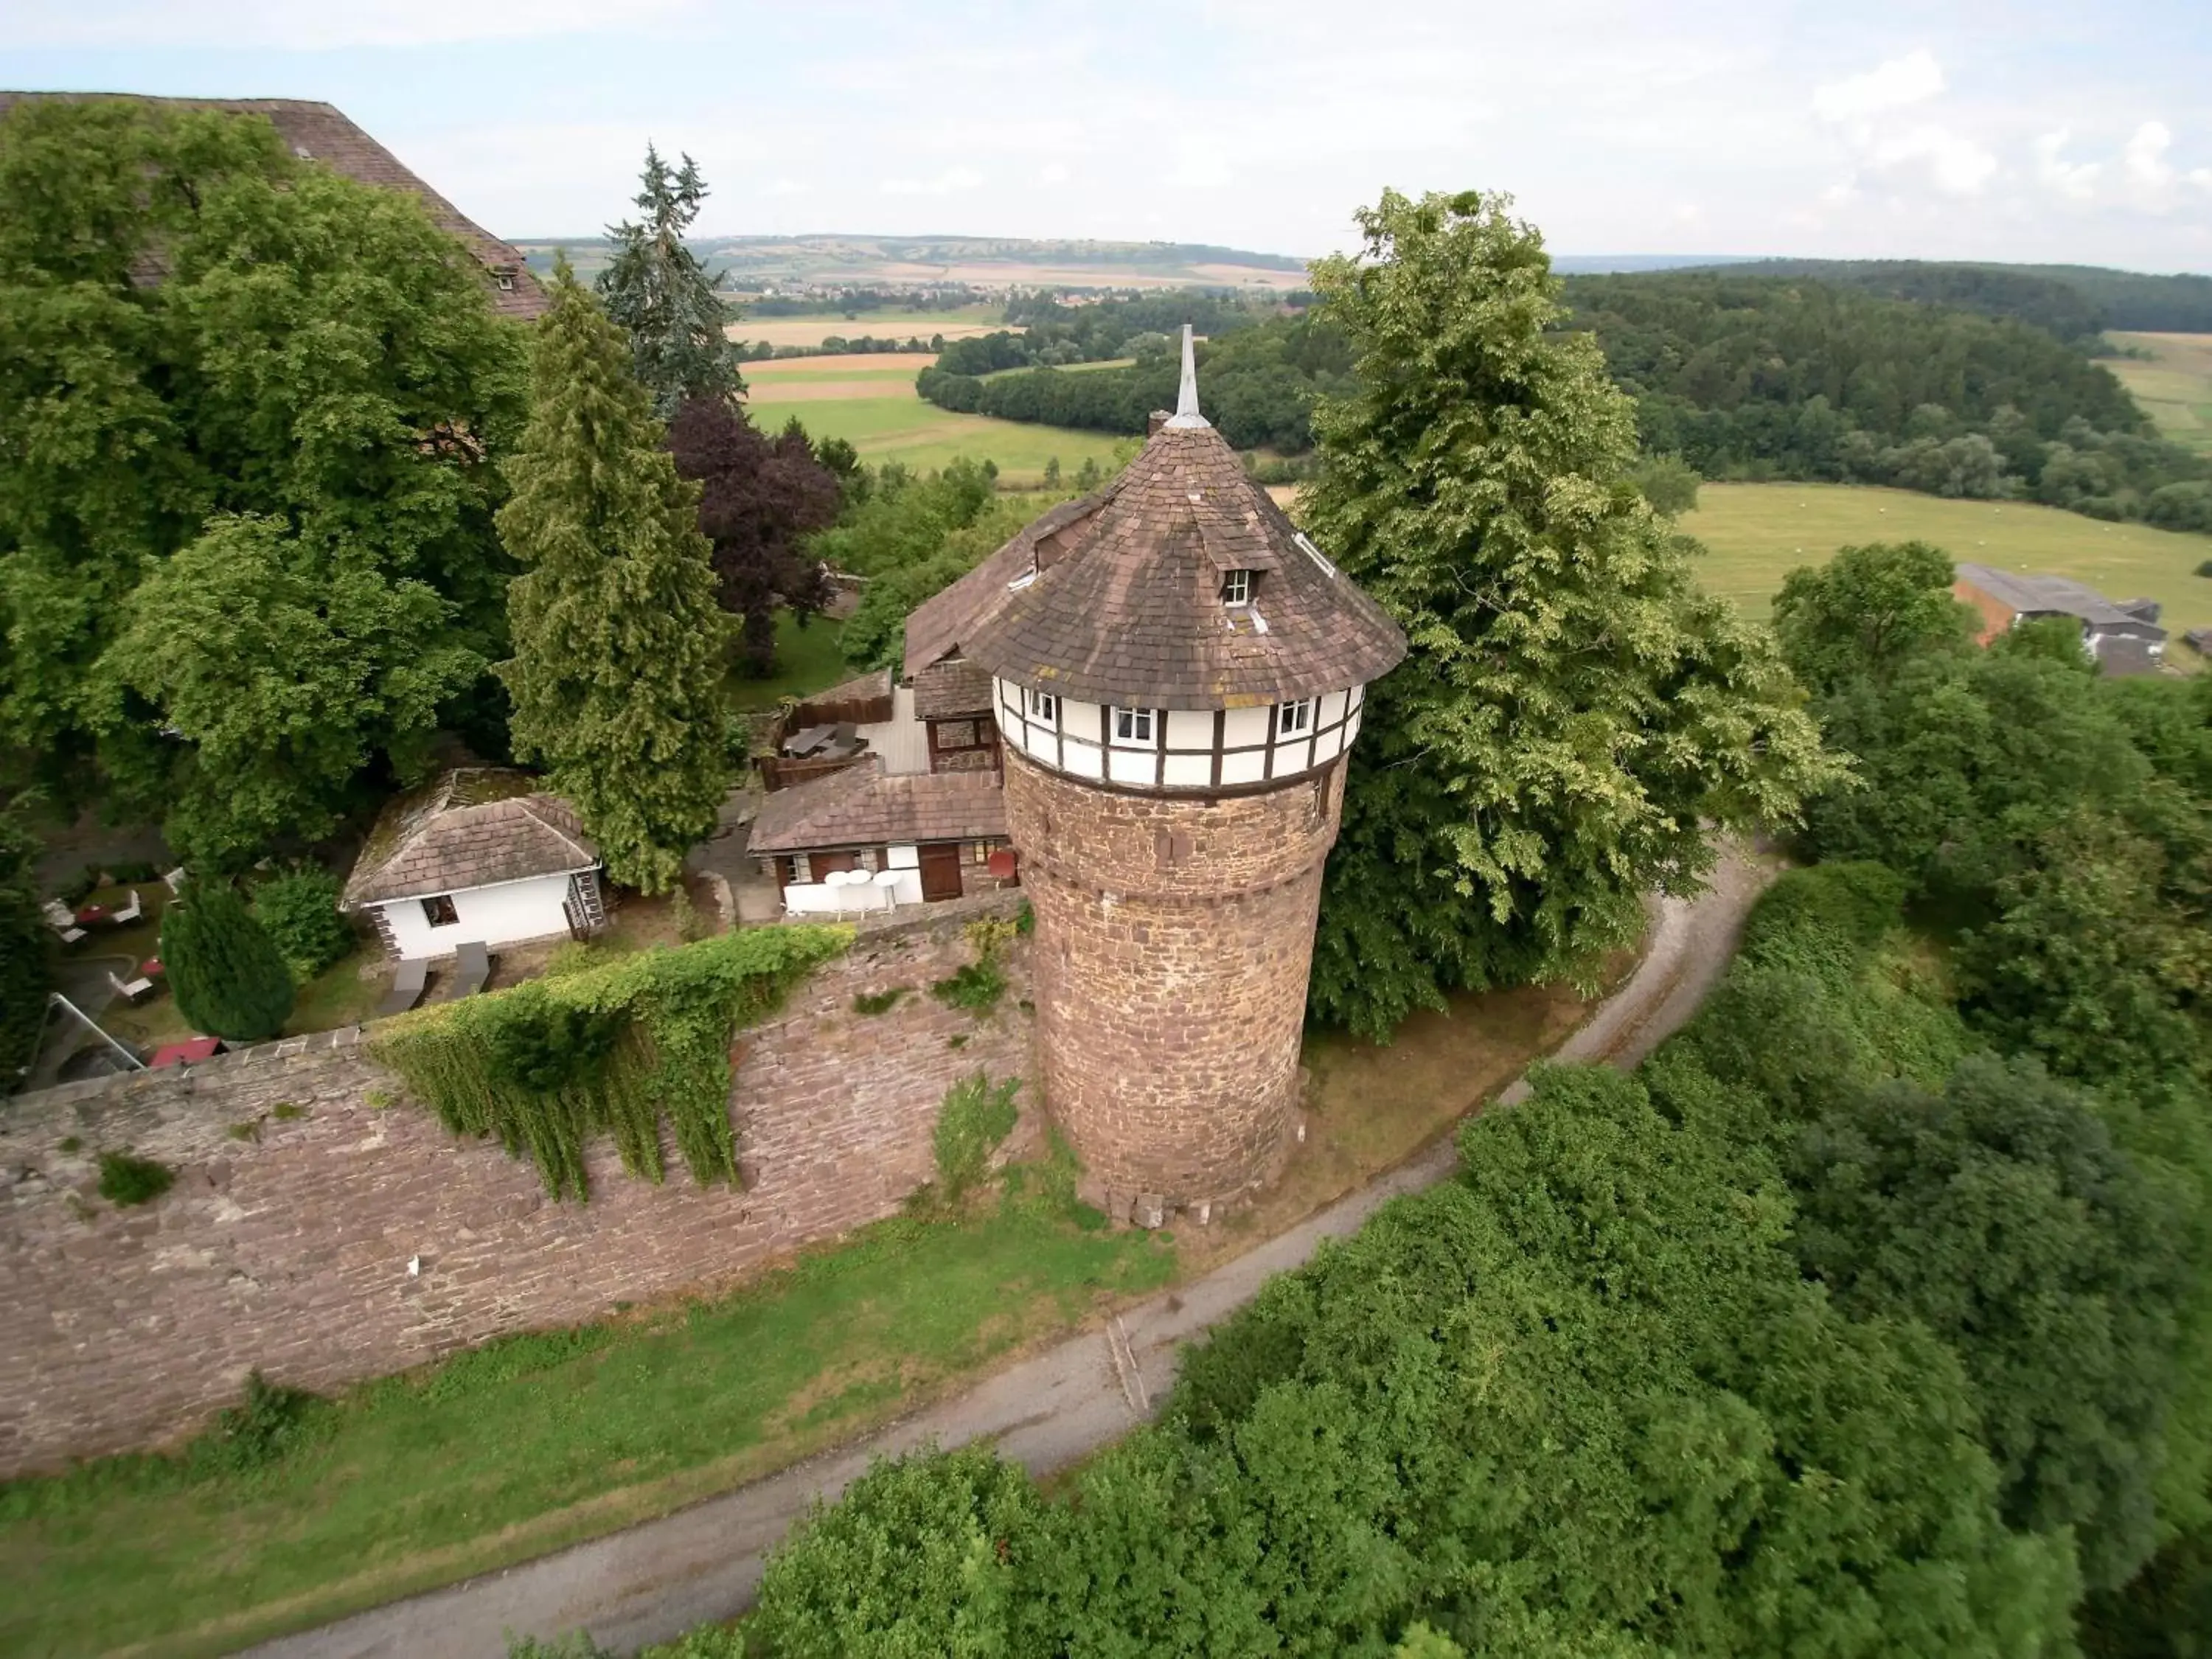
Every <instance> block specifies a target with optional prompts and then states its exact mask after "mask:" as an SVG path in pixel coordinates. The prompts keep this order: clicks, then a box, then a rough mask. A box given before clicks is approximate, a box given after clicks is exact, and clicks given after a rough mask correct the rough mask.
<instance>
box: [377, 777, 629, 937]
mask: <svg viewBox="0 0 2212 1659" xmlns="http://www.w3.org/2000/svg"><path fill="white" fill-rule="evenodd" d="M536 783H537V780H536V779H535V778H532V777H531V776H529V775H527V774H525V773H521V772H509V771H505V770H502V769H497V768H492V767H465V768H460V769H456V770H454V771H451V772H447V773H446V774H444V775H442V776H441V777H440V778H438V779H437V781H435V782H434V783H432V784H431V785H430V786H429V787H427V788H424V789H418V790H416V792H415V793H412V794H409V795H402V796H400V797H399V798H398V799H395V800H393V801H392V802H391V803H390V804H389V805H386V807H385V809H384V811H382V812H380V813H379V814H378V815H377V819H376V826H375V828H374V829H371V830H370V831H369V834H368V844H367V845H366V846H364V847H363V848H362V852H361V857H360V859H359V860H356V863H355V865H354V867H353V874H352V876H351V877H350V878H348V880H347V882H346V887H345V895H344V896H343V898H342V899H341V900H340V901H339V905H340V908H343V909H347V910H358V909H360V908H362V906H364V905H369V904H382V903H386V902H390V901H392V900H393V899H405V898H428V897H429V896H431V895H433V894H436V893H458V892H465V891H466V890H468V889H470V888H471V887H490V886H493V885H495V884H497V883H500V882H503V881H526V880H528V879H529V878H532V877H533V876H558V875H567V874H570V873H573V872H575V871H579V870H589V869H592V867H594V866H596V865H597V864H598V863H599V848H596V847H594V846H592V843H591V842H590V840H589V839H588V838H587V837H586V836H585V834H584V826H583V823H582V822H581V820H580V819H579V818H578V817H577V816H576V809H575V808H574V807H573V806H571V805H569V804H568V802H567V801H565V800H563V799H562V798H561V797H560V796H558V795H553V794H547V793H544V792H543V791H541V790H538V789H537V788H536V787H535V785H536Z"/></svg>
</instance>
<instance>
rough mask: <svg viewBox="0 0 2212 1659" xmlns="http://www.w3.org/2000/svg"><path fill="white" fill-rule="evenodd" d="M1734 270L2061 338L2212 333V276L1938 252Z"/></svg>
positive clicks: (1757, 264) (1735, 266)
mask: <svg viewBox="0 0 2212 1659" xmlns="http://www.w3.org/2000/svg"><path fill="white" fill-rule="evenodd" d="M1728 271H1729V275H1730V276H1809V277H1812V278H1813V279H1814V280H1815V281H1818V282H1823V283H1831V284H1833V285H1834V286H1836V287H1838V288H1855V289H1861V290H1863V291H1864V292H1866V293H1869V294H1879V295H1883V296H1885V297H1886V298H1888V299H1893V300H1918V301H1925V302H1927V303H1929V304H1934V305H1946V306H1954V307H1958V308H1959V309H1960V310H1962V311H1977V312H1979V313H1982V314H1983V315H1984V316H1988V317H2010V318H2014V319H2017V320H2019V321H2021V322H2024V323H2032V324H2033V325H2035V326H2036V327H2038V328H2041V329H2045V330H2047V331H2050V332H2051V333H2053V334H2056V335H2057V337H2059V338H2060V339H2062V340H2086V339H2088V338H2089V337H2093V336H2094V335H2097V334H2100V333H2101V332H2103V331H2105V330H2106V329H2127V330H2136V331H2142V332H2145V333H2156V334H2208V333H2212V276H2188V275H2179V276H2153V275H2150V274H2148V273H2146V272H2142V271H2135V270H2107V269H2106V268H2105V267H2103V266H2100V265H2008V264H1987V263H1980V262H1971V261H1964V260H1936V259H1759V260H1753V261H1751V262H1749V263H1731V264H1729V265H1728Z"/></svg>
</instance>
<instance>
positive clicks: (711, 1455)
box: [0, 1166, 1176, 1655]
mask: <svg viewBox="0 0 2212 1659" xmlns="http://www.w3.org/2000/svg"><path fill="white" fill-rule="evenodd" d="M1070 1179H1072V1176H1071V1174H1070V1172H1069V1171H1068V1170H1066V1168H1065V1167H1060V1168H1058V1169H1057V1170H1041V1169H1039V1168H1037V1167H1035V1166H1031V1167H1029V1168H1025V1169H1022V1170H1018V1171H1016V1172H1015V1173H1014V1174H1013V1175H1012V1176H1010V1187H1011V1188H1012V1191H1011V1192H1010V1193H1009V1194H1007V1195H1005V1196H1002V1197H1000V1199H998V1200H996V1201H995V1203H994V1206H993V1207H992V1208H991V1209H990V1210H989V1211H988V1212H986V1213H980V1214H975V1215H972V1216H969V1217H968V1218H963V1219H957V1220H955V1219H937V1220H921V1219H909V1218H901V1219H897V1220H894V1221H890V1222H885V1223H882V1224H880V1225H878V1226H876V1227H873V1228H871V1229H868V1230H867V1231H865V1232H863V1233H862V1234H861V1235H860V1236H859V1237H857V1238H856V1239H855V1240H854V1241H852V1242H850V1243H846V1244H844V1245H842V1246H840V1247H838V1248H836V1249H828V1250H824V1251H822V1252H820V1253H817V1254H815V1255H808V1256H805V1257H803V1258H801V1259H800V1261H799V1262H798V1263H797V1264H796V1265H795V1266H793V1267H791V1268H789V1269H787V1270H786V1271H784V1272H782V1273H777V1274H775V1275H774V1276H772V1277H770V1278H769V1279H765V1280H763V1281H762V1282H760V1283H758V1284H757V1285H754V1286H752V1287H750V1288H749V1289H746V1290H743V1291H738V1292H737V1293H736V1294H734V1295H731V1296H728V1297H723V1298H720V1299H719V1300H714V1301H701V1302H692V1303H687V1304H679V1305H676V1306H672V1307H670V1308H667V1309H665V1310H660V1311H658V1312H654V1313H651V1314H647V1315H641V1316H631V1317H629V1318H627V1319H622V1320H617V1321H616V1322H611V1323H607V1324H602V1325H595V1326H586V1327H581V1328H577V1329H574V1330H569V1331H561V1332H554V1333H550V1334H542V1335H532V1336H522V1337H516V1338H512V1339H509V1340H505V1341H501V1342H496V1343H494V1344H492V1345H490V1346H487V1347H484V1348H480V1349H477V1350H476V1351H474V1352H470V1353H466V1354H463V1355H460V1356H459V1357H457V1358H453V1359H451V1360H448V1361H446V1362H445V1363H444V1364H440V1365H436V1366H433V1367H430V1368H428V1369H426V1370H422V1371H418V1372H416V1373H413V1374H410V1375H409V1376H400V1377H392V1378H387V1379H386V1380H384V1381H382V1382H379V1383H371V1384H368V1385H367V1386H365V1387H363V1388H361V1389H356V1390H354V1391H353V1392H352V1393H350V1394H349V1395H346V1396H345V1397H344V1398H343V1399H342V1400H340V1401H337V1402H335V1403H334V1404H330V1405H326V1406H319V1407H312V1408H310V1410H309V1413H307V1416H306V1418H305V1419H304V1420H303V1424H302V1426H301V1429H300V1430H299V1431H297V1432H298V1433H299V1434H300V1435H301V1439H302V1442H303V1443H301V1444H300V1445H299V1446H297V1447H295V1449H290V1450H289V1451H288V1452H287V1453H286V1454H285V1455H283V1456H282V1457H281V1458H279V1459H277V1460H276V1461H275V1462H271V1463H270V1464H269V1465H268V1466H267V1467H265V1468H259V1469H254V1470H250V1471H246V1472H230V1473H224V1472H218V1471H215V1470H205V1471H204V1472H201V1473H198V1474H194V1473H193V1472H192V1471H191V1469H190V1468H188V1467H187V1466H185V1465H184V1464H182V1463H180V1462H178V1461H175V1460H155V1459H145V1458H125V1459H112V1460H107V1461H106V1462H100V1463H96V1464H93V1465H89V1466H87V1467H86V1468H82V1469H80V1470H78V1471H77V1472H76V1473H75V1474H71V1475H69V1476H66V1477H64V1478H61V1479H58V1480H28V1481H21V1482H16V1483H14V1484H12V1485H9V1486H5V1487H0V1584H3V1585H4V1586H5V1587H6V1593H5V1595H0V1652H6V1653H9V1654H26V1655H28V1654H72V1655H74V1654H92V1653H100V1652H112V1651H115V1650H121V1649H125V1648H128V1649H130V1650H131V1651H132V1652H134V1653H141V1654H155V1655H198V1654H215V1653H222V1652H229V1651H231V1650H234V1649H235V1648H237V1647H240V1646H243V1645H245V1644H247V1643H249V1642H251V1641H253V1640H257V1639H259V1638H264V1637H267V1636H270V1635H273V1634H275V1633H276V1632H280V1631H283V1630H291V1629H298V1628H301V1627H304V1626H310V1625H314V1624H319V1623H322V1622H324V1621H326V1620H331V1619H334V1618H337V1617H340V1616H342V1615H343V1614H344V1613H349V1612H351V1611H354V1610H356V1609H357V1608H360V1607H368V1606H371V1605H374V1604H375V1603H378V1602H381V1601H389V1600H392V1598H394V1597H397V1596H400V1595H407V1594H409V1593H411V1592H413V1591H416V1590H419V1589H425V1588H427V1587H428V1586H430V1585H433V1584H438V1583H451V1582H452V1581H453V1580H455V1579H458V1578H461V1577H467V1576H470V1575H472V1574H476V1573H480V1572H485V1571H492V1570H494V1569H495V1568H497V1567H500V1566H502V1565H507V1564H508V1563H511V1562H514V1561H518V1560H521V1559H526V1558H528V1557H531V1556H534V1555H540V1554H543V1553H545V1552H547V1551H549V1550H551V1549H556V1548H558V1547H562V1545H564V1544H567V1543H570V1542H573V1541H575V1540H577V1539H580V1538H582V1537H585V1536H587V1535H591V1534H599V1533H605V1532H607V1531H611V1530H612V1529H614V1528H617V1527H619V1526H622V1525H624V1524H627V1523H629V1522H634V1521H637V1520H641V1519H644V1518H646V1517H647V1516H654V1515H659V1514H664V1513H665V1512H666V1511H668V1510H671V1509H674V1508H677V1507H678V1506H680V1505H682V1504H685V1503H689V1502H692V1501H696V1499H698V1498H702V1497H704V1496H707V1495H708V1494H710V1493H712V1492H719V1491H723V1490H726V1489H727V1488H729V1487H731V1486H736V1485H738V1484H739V1483H741V1482H742V1481H744V1480H748V1479H750V1478H752V1477H753V1476H755V1475H757V1474H762V1473H764V1472H766V1471H767V1470H768V1469H770V1468H780V1467H782V1466H783V1465H785V1464H787V1463H789V1462H793V1461H794V1460H795V1459H796V1458H797V1457H799V1456H803V1455H806V1454H807V1453H809V1452H811V1451H812V1450H815V1449H818V1448H820V1447H823V1446H825V1445H828V1444H829V1443H833V1442H835V1441H837V1440H841V1439H843V1438H846V1437H849V1436H851V1435H853V1434H854V1433H856V1432H858V1431H861V1430H863V1429H865V1428H866V1427H868V1426H870V1425H874V1424H876V1423H878V1422H880V1421H883V1420H884V1419H888V1418H890V1417H891V1416H893V1415H895V1414H896V1413H901V1412H903V1411H906V1410H908V1409H911V1408H912V1407H914V1406H915V1404H916V1403H917V1402H918V1401H921V1400H922V1399H924V1398H926V1397H927V1396H928V1395H930V1394H931V1393H932V1392H933V1391H934V1390H935V1389H938V1388H939V1387H940V1386H941V1385H942V1384H943V1383H945V1381H946V1380H947V1379H949V1378H952V1377H955V1376H958V1375H960V1374H961V1373H963V1372H965V1371H968V1370H972V1369H974V1368H975V1367H976V1366H979V1365H981V1364H987V1363H988V1362H990V1361H991V1360H993V1359H994V1358H999V1357H1000V1356H1003V1355H1005V1354H1006V1353H1008V1352H1012V1350H1014V1349H1016V1348H1018V1347H1019V1346H1021V1345H1022V1344H1024V1342H1027V1341H1030V1340H1033V1339H1035V1338H1036V1337H1037V1336H1038V1335H1040V1334H1043V1333H1046V1332H1048V1331H1053V1330H1058V1329H1061V1328H1066V1326H1068V1325H1070V1324H1071V1323H1073V1322H1076V1321H1078V1320H1079V1319H1081V1318H1083V1317H1084V1316H1086V1315H1088V1314H1090V1313H1091V1312H1093V1311H1095V1310H1097V1309H1098V1308H1099V1307H1100V1306H1101V1305H1102V1304H1103V1303H1105V1302H1106V1301H1108V1300H1110V1299H1112V1298H1114V1297H1121V1296H1125V1295H1129V1294H1133V1293H1138V1292H1141V1291H1147V1290H1150V1289H1152V1288H1154V1287H1157V1286H1158V1285H1163V1284H1164V1283H1166V1282H1167V1281H1168V1280H1169V1279H1170V1278H1171V1277H1172V1275H1173V1273H1174V1268H1175V1261H1176V1258H1175V1251H1174V1247H1173V1245H1172V1244H1171V1243H1166V1242H1163V1240H1162V1239H1161V1238H1160V1237H1157V1236H1154V1235H1150V1234H1145V1233H1140V1232H1133V1231H1121V1232H1109V1231H1104V1230H1103V1228H1102V1227H1100V1226H1099V1225H1098V1218H1097V1216H1096V1213H1095V1212H1084V1211H1081V1210H1080V1209H1079V1208H1078V1207H1077V1206H1075V1205H1074V1204H1073V1200H1072V1199H1071V1198H1070V1196H1069V1195H1068V1189H1067V1185H1066V1182H1068V1180H1070ZM1024 1180H1026V1184H1027V1185H1028V1186H1029V1187H1030V1188H1031V1189H1032V1190H1031V1191H1030V1192H1028V1193H1026V1194H1025V1193H1024V1192H1022V1191H1021V1190H1020V1188H1021V1187H1022V1186H1023V1184H1024Z"/></svg>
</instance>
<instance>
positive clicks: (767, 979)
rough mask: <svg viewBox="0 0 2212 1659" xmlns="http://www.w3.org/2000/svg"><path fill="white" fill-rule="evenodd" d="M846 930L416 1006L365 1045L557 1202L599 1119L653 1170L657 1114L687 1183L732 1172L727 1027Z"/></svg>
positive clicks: (801, 972) (681, 955)
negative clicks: (501, 1149) (527, 1169)
mask: <svg viewBox="0 0 2212 1659" xmlns="http://www.w3.org/2000/svg"><path fill="white" fill-rule="evenodd" d="M852 941H853V930H852V929H851V928H849V927H755V928H748V929H746V930H744V931H743V932H740V933H723V934H720V935H718V936H716V937H715V938H713V939H702V940H701V941H699V942H698V943H697V944H696V945H683V946H680V947H678V948H675V949H662V950H656V951H641V952H639V953H638V954H637V955H635V956H628V957H620V958H617V960H615V961H612V962H610V963H605V965H603V966H599V967H592V968H586V969H583V970H581V971H580V972H577V973H573V974H568V975H562V976H560V977H558V978H552V979H540V980H532V981H529V982H528V983H526V984H522V985H518V986H516V987H513V989H512V990H507V991H495V992H493V993H491V994H489V995H486V996H479V997H471V998H468V999H466V1000H464V1001H460V1002H449V1003H441V1004H437V1005H435V1006H431V1007H428V1008H422V1009H418V1010H416V1012H413V1013H410V1014H404V1015H402V1016H401V1017H400V1018H398V1019H396V1020H393V1021H392V1023H391V1024H389V1025H388V1026H386V1028H385V1029H383V1030H380V1031H379V1032H378V1033H377V1034H376V1035H375V1036H374V1037H373V1038H371V1040H370V1043H369V1051H370V1052H371V1053H372V1054H374V1055H375V1056H376V1057H377V1058H378V1059H379V1060H382V1061H384V1062H385V1063H386V1065H388V1066H391V1067H392V1069H393V1070H395V1071H397V1072H398V1073H399V1074H400V1076H402V1077H404V1079H406V1080H407V1085H408V1087H409V1088H410V1090H411V1091H413V1092H414V1093H415V1094H416V1096H417V1097H419V1098H421V1099H422V1100H424V1101H427V1102H428V1103H429V1104H430V1106H431V1107H432V1108H433V1109H435V1111H436V1112H437V1114H438V1116H439V1118H440V1119H441V1121H443V1122H444V1123H445V1125H446V1127H447V1128H449V1129H452V1130H453V1131H454V1132H455V1133H461V1134H472V1135H496V1136H497V1137H498V1138H499V1140H500V1142H501V1145H502V1146H505V1147H506V1148H507V1152H509V1153H510V1154H512V1155H513V1156H515V1157H518V1158H519V1157H521V1156H522V1155H523V1154H525V1153H527V1154H528V1155H529V1157H530V1158H531V1160H532V1162H533V1163H535V1164H537V1166H538V1174H539V1175H540V1176H543V1177H544V1182H545V1190H546V1191H547V1192H548V1193H550V1194H552V1195H553V1196H554V1197H555V1198H560V1197H562V1196H563V1195H565V1194H568V1193H571V1192H573V1193H574V1194H575V1195H576V1196H577V1197H578V1198H585V1197H587V1196H589V1194H588V1193H587V1191H586V1183H585V1176H584V1145H585V1142H586V1140H587V1139H589V1138H590V1137H591V1136H592V1134H594V1133H597V1132H599V1131H600V1130H603V1129H604V1130H605V1131H606V1132H607V1133H610V1134H611V1135H612V1136H613V1137H614V1140H615V1145H616V1146H617V1149H619V1151H620V1152H621V1153H622V1161H623V1168H624V1169H626V1170H629V1172H630V1173H631V1174H632V1175H635V1176H644V1177H645V1178H646V1179H647V1180H648V1181H653V1182H658V1181H659V1180H660V1179H661V1177H662V1175H663V1170H662V1167H661V1156H660V1120H661V1119H662V1118H663V1117H664V1116H665V1117H666V1118H667V1119H669V1121H671V1124H672V1125H673V1126H674V1128H675V1131H676V1145H677V1146H678V1150H679V1151H680V1152H682V1153H683V1156H684V1163H685V1164H687V1165H688V1166H689V1167H690V1171H691V1176H692V1179H693V1180H695V1181H696V1182H699V1184H700V1185H702V1186H710V1185H712V1184H713V1183H714V1182H718V1181H726V1182H732V1183H734V1182H736V1181H737V1178H738V1147H737V1137H736V1136H735V1135H734V1134H733V1133H732V1132H731V1128H730V1111H729V1098H730V1054H729V1046H730V1036H731V1034H732V1032H733V1031H735V1030H737V1029H738V1027H739V1026H741V1025H746V1024H751V1023H753V1022H754V1021H756V1020H757V1019H759V1018H762V1017H763V1015H765V1014H767V1013H768V1012H769V1011H770V1010H771V1009H773V1008H774V1007H775V1006H776V1005H777V1004H778V1003H779V1002H781V1000H783V995H784V993H785V992H787V990H789V989H790V987H792V986H793V984H794V983H796V982H797V981H799V980H800V979H802V978H804V977H805V975H806V974H807V973H808V972H809V971H810V970H811V969H813V968H814V967H815V966H816V965H817V963H822V962H825V961H827V960H828V959H829V958H830V957H834V956H837V955H839V954H841V953H842V952H843V951H844V950H845V949H846V947H847V946H848V945H850V944H851V943H852Z"/></svg>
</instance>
